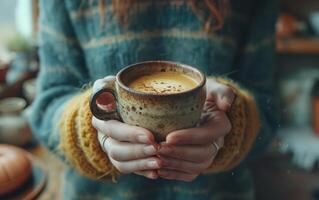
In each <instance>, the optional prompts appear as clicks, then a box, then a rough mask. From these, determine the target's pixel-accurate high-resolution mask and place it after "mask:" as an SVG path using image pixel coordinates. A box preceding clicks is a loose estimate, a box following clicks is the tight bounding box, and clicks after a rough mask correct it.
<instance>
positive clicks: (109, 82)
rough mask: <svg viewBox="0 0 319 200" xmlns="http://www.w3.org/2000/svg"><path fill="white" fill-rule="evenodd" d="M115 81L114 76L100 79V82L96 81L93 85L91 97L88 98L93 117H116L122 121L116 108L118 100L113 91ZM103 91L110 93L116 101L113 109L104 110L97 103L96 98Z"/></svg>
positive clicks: (103, 118)
mask: <svg viewBox="0 0 319 200" xmlns="http://www.w3.org/2000/svg"><path fill="white" fill-rule="evenodd" d="M115 81H116V79H115V77H111V78H108V79H102V80H101V81H100V82H97V83H96V84H97V85H95V87H94V90H93V94H92V95H91V99H90V109H91V112H92V114H93V115H94V117H96V118H98V119H100V120H105V121H106V120H111V119H116V120H120V121H122V119H121V116H120V114H119V112H118V109H117V105H118V101H117V95H116V91H115ZM104 92H108V93H111V95H112V96H113V97H114V99H115V102H116V109H115V110H111V111H106V110H103V109H101V108H100V107H99V106H98V105H97V103H96V99H97V98H98V96H99V95H100V94H102V93H104Z"/></svg>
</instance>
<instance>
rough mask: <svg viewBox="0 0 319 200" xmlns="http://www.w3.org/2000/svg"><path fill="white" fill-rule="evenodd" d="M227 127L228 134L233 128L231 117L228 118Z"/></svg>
mask: <svg viewBox="0 0 319 200" xmlns="http://www.w3.org/2000/svg"><path fill="white" fill-rule="evenodd" d="M225 129H226V134H228V133H229V132H230V131H231V129H232V124H231V123H230V120H229V119H227V121H226V125H225Z"/></svg>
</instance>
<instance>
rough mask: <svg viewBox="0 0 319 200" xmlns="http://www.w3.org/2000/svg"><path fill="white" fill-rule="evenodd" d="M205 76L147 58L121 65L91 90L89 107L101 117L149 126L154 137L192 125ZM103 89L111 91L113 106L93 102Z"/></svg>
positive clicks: (196, 118)
mask: <svg viewBox="0 0 319 200" xmlns="http://www.w3.org/2000/svg"><path fill="white" fill-rule="evenodd" d="M205 81H206V79H205V76H204V74H203V73H202V72H200V71H199V70H198V69H196V68H193V67H190V66H187V65H184V64H180V63H174V62H168V61H148V62H142V63H137V64H133V65H131V66H128V67H126V68H124V69H122V70H121V71H120V72H118V74H117V75H116V77H114V79H113V80H111V81H108V82H105V83H103V84H101V85H99V86H98V88H97V89H96V90H95V91H93V95H92V97H91V101H90V108H91V111H92V113H93V115H94V116H95V117H96V118H98V119H101V120H110V119H117V120H120V121H123V122H124V123H127V124H130V125H135V126H140V127H143V128H146V129H149V130H150V131H152V132H153V133H154V136H155V138H156V140H157V141H164V140H165V138H166V135H167V134H168V133H170V132H172V131H175V130H179V129H185V128H190V127H194V126H195V125H196V124H197V122H198V121H199V119H200V116H201V113H202V109H203V105H204V102H205V99H206V89H205ZM104 92H109V93H111V94H113V96H114V97H115V99H116V110H113V111H105V110H102V109H101V108H100V107H99V106H98V105H97V103H96V99H97V97H98V96H99V95H100V94H101V93H104Z"/></svg>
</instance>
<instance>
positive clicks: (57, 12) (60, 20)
mask: <svg viewBox="0 0 319 200" xmlns="http://www.w3.org/2000/svg"><path fill="white" fill-rule="evenodd" d="M40 11H41V13H40V33H39V55H40V62H41V66H40V73H39V76H38V82H37V97H36V99H35V102H34V103H33V105H32V114H31V117H30V125H31V128H32V130H33V132H34V134H35V136H36V137H37V138H38V140H39V141H40V142H41V143H42V144H43V145H44V146H45V147H47V148H48V149H49V150H50V151H51V152H54V153H55V154H56V155H58V156H59V157H60V158H61V159H62V160H64V161H65V162H66V163H67V164H71V165H73V166H74V167H75V168H78V169H79V171H80V172H81V173H82V174H84V175H86V176H88V177H91V178H100V177H104V175H108V174H109V175H113V174H114V173H111V172H113V171H114V169H113V168H112V166H111V165H110V163H109V161H108V159H107V156H106V155H105V154H104V153H103V152H102V150H101V147H100V146H99V143H98V141H97V135H96V131H95V130H94V129H93V127H92V126H91V125H90V123H89V122H91V120H90V119H91V118H90V117H91V116H90V113H89V108H88V99H89V95H88V94H89V92H88V91H84V89H82V88H83V87H85V85H87V84H88V81H89V77H88V71H87V68H86V65H85V60H84V54H83V52H82V49H81V47H80V44H79V42H78V40H77V38H76V34H75V32H74V30H73V29H72V24H71V21H70V18H69V16H68V12H67V10H66V6H65V1H63V0H50V1H45V0H41V1H40ZM53 13H54V14H53ZM84 119H85V120H86V121H85V120H84ZM82 122H83V123H82ZM88 124H89V125H90V126H88ZM81 137H83V138H81ZM92 151H94V152H92ZM91 155H95V156H91ZM75 157H78V158H79V159H80V160H79V159H76V158H75ZM79 163H81V165H79Z"/></svg>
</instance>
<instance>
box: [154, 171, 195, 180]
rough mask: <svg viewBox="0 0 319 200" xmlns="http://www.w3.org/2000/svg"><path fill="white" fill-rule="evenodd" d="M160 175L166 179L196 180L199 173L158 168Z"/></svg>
mask: <svg viewBox="0 0 319 200" xmlns="http://www.w3.org/2000/svg"><path fill="white" fill-rule="evenodd" d="M158 175H159V176H160V177H162V178H165V179H169V180H179V181H185V182H191V181H193V180H195V179H196V178H197V176H198V174H188V173H184V172H179V171H174V170H167V169H160V170H158Z"/></svg>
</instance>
